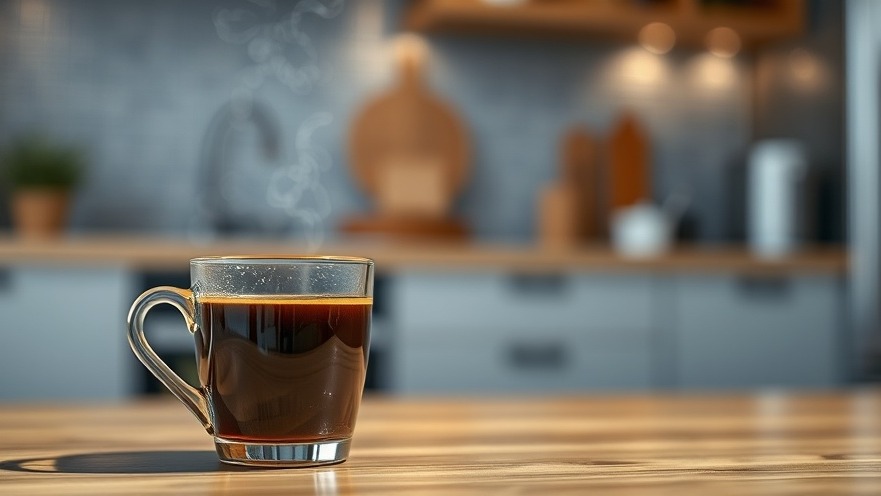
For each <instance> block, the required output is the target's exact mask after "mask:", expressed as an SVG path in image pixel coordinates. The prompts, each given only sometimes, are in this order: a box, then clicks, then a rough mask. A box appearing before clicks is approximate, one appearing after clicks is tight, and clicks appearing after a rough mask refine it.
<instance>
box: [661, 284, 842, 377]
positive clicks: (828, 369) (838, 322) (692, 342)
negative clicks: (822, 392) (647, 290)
mask: <svg viewBox="0 0 881 496" xmlns="http://www.w3.org/2000/svg"><path fill="white" fill-rule="evenodd" d="M673 284H674V286H675V291H674V293H673V294H674V297H673V306H674V308H673V312H672V314H673V319H674V322H675V325H674V329H675V334H676V335H675V338H674V340H675V342H676V353H675V355H676V356H675V362H676V364H677V366H676V368H677V373H678V383H679V385H681V386H684V387H697V388H717V387H728V388H755V387H774V386H781V387H823V386H831V385H834V384H837V383H838V382H839V381H840V371H839V360H838V358H839V356H840V353H839V350H840V349H841V348H840V346H841V343H842V338H843V332H844V329H842V322H843V319H841V316H842V312H843V307H842V290H841V285H840V281H839V280H838V279H837V278H834V277H831V276H830V277H822V276H815V277H811V276H785V277H736V276H730V277H723V276H718V277H712V276H705V277H697V276H695V277H678V278H674V283H673Z"/></svg>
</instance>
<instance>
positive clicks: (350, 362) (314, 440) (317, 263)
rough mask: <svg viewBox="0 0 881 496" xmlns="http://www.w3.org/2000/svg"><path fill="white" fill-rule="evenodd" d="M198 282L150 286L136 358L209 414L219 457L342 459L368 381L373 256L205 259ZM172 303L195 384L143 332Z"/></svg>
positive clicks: (139, 305) (289, 461)
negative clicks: (189, 350)
mask: <svg viewBox="0 0 881 496" xmlns="http://www.w3.org/2000/svg"><path fill="white" fill-rule="evenodd" d="M190 278H191V283H192V288H191V289H178V288H172V287H157V288H153V289H150V290H148V291H146V292H145V293H144V294H142V295H141V296H140V297H138V299H137V300H135V302H134V304H133V305H132V308H131V310H130V311H129V315H128V336H129V343H130V344H131V347H132V350H134V352H135V355H137V357H138V359H140V360H141V362H142V363H143V364H144V365H145V366H146V367H147V369H149V370H150V372H152V373H153V374H154V375H155V376H156V377H157V378H158V379H159V380H160V381H162V383H163V384H165V386H166V387H168V389H169V390H171V392H172V393H174V395H175V396H177V397H178V399H180V400H181V401H182V402H183V403H184V404H185V405H186V406H187V407H188V408H189V409H190V411H192V412H193V414H194V415H195V416H196V417H197V418H198V419H199V420H200V421H201V422H202V425H203V426H204V427H205V429H206V430H207V431H208V433H209V434H211V435H213V436H214V443H215V447H216V449H217V454H218V456H219V457H220V459H221V460H222V461H224V462H227V463H234V464H241V465H270V466H310V465H323V464H328V463H337V462H341V461H343V460H345V459H346V457H347V456H348V453H349V445H350V442H351V438H352V432H353V430H354V427H355V419H356V417H357V414H358V407H359V405H360V403H361V393H362V391H363V389H364V379H365V374H366V371H367V353H368V349H369V344H370V323H371V310H372V307H373V261H371V260H368V259H366V258H353V257H296V258H294V257H292V258H284V257H276V258H268V257H267V258H262V257H206V258H196V259H193V260H191V261H190ZM161 303H167V304H170V305H172V306H174V307H176V308H177V309H178V310H180V312H181V313H182V314H183V316H184V320H185V321H186V324H187V327H188V328H189V330H190V333H192V334H193V336H194V337H195V342H196V362H197V365H198V370H199V382H200V387H198V388H196V387H193V386H191V385H189V384H187V383H186V382H185V381H184V380H183V379H181V378H180V377H179V376H178V375H177V374H176V373H174V371H172V370H171V369H170V368H169V367H168V365H166V364H165V363H164V362H163V361H162V360H161V359H160V358H159V357H158V356H157V355H156V353H155V352H154V351H153V349H152V348H151V347H150V345H149V344H148V343H147V340H146V338H145V337H144V330H143V324H144V317H145V316H146V314H147V312H148V311H149V310H150V309H151V308H152V307H153V306H155V305H158V304H161Z"/></svg>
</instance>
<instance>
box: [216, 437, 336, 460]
mask: <svg viewBox="0 0 881 496" xmlns="http://www.w3.org/2000/svg"><path fill="white" fill-rule="evenodd" d="M351 442H352V440H351V438H349V439H340V440H336V441H322V442H316V443H248V442H243V441H231V440H229V439H223V438H220V437H215V438H214V448H215V449H216V450H217V456H218V457H219V458H220V461H222V462H224V463H230V464H233V465H247V466H252V467H254V466H257V467H315V466H319V465H331V464H334V463H341V462H344V461H346V458H347V457H348V456H349V446H350V445H351Z"/></svg>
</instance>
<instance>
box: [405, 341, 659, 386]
mask: <svg viewBox="0 0 881 496" xmlns="http://www.w3.org/2000/svg"><path fill="white" fill-rule="evenodd" d="M649 361H650V360H649V355H648V352H647V351H646V350H634V351H625V350H619V351H609V350H593V349H592V348H591V347H590V346H589V345H588V344H587V343H583V342H571V341H565V340H555V339H550V340H541V341H522V340H510V341H508V342H506V343H472V344H471V345H469V346H450V345H441V346H431V345H425V346H415V347H411V348H409V349H408V350H406V351H405V352H404V353H402V354H400V355H399V356H398V361H397V362H396V364H395V374H394V379H395V380H394V384H393V388H394V390H396V391H397V392H401V393H418V394H431V393H443V394H451V393H467V394H509V393H533V394H544V393H547V394H553V393H561V392H578V391H586V390H602V389H646V388H649V387H650V385H651V376H650V363H649Z"/></svg>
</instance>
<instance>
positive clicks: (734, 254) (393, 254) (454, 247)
mask: <svg viewBox="0 0 881 496" xmlns="http://www.w3.org/2000/svg"><path fill="white" fill-rule="evenodd" d="M303 253H308V250H307V249H306V247H305V246H304V245H302V244H297V243H296V242H293V241H291V242H283V241H274V242H273V241H255V240H225V241H210V242H207V241H206V242H193V241H187V240H184V239H174V238H159V237H145V236H141V237H137V236H94V235H93V236H82V237H67V238H62V239H59V240H25V239H17V238H9V237H7V238H3V237H0V265H14V264H40V265H60V266H122V267H131V268H135V269H145V270H181V271H186V270H187V269H188V264H189V260H190V259H191V258H195V257H201V256H211V255H259V254H264V255H266V254H273V255H294V254H303ZM321 253H322V254H325V255H358V256H363V257H369V258H372V259H374V260H375V261H376V268H377V271H378V272H389V271H396V270H407V269H419V270H444V271H446V270H467V271H474V270H478V271H487V270H489V271H498V270H509V271H516V272H537V273H548V272H551V273H554V272H572V271H606V272H608V271H638V272H646V271H676V272H687V271H699V272H703V273H706V272H722V273H725V272H735V273H748V274H753V273H758V274H772V275H774V274H780V273H783V274H786V273H792V272H798V273H833V274H844V272H845V271H846V270H847V267H848V258H847V253H846V251H845V250H843V249H840V248H813V249H805V250H803V251H802V252H800V253H798V254H795V255H792V256H788V257H784V258H780V259H776V260H762V259H758V258H756V257H754V256H752V255H751V254H750V253H749V252H748V251H746V250H745V249H744V248H741V247H736V246H729V247H713V248H706V249H700V248H695V247H691V248H689V247H682V248H679V249H676V250H674V251H673V252H671V253H669V254H666V255H662V256H659V257H653V258H647V259H638V260H636V259H628V258H623V257H621V256H619V255H617V254H615V252H614V251H612V250H611V249H610V248H609V247H608V246H605V245H595V246H586V247H577V248H571V249H546V248H541V247H538V246H530V245H520V246H516V245H506V244H477V243H464V242H462V243H453V242H450V243H440V242H437V243H424V242H423V243H417V242H366V241H352V242H336V243H332V242H329V243H327V244H325V245H324V246H323V247H322V248H321Z"/></svg>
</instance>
